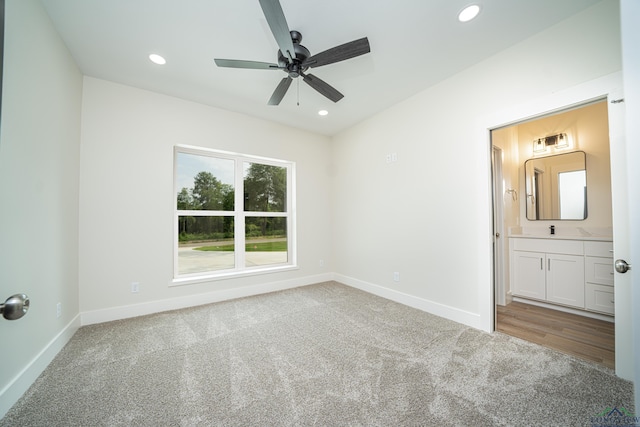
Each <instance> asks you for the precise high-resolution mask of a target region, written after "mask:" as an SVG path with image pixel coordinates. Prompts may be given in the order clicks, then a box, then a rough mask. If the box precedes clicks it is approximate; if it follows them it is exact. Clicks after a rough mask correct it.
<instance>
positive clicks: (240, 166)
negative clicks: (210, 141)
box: [170, 145, 298, 286]
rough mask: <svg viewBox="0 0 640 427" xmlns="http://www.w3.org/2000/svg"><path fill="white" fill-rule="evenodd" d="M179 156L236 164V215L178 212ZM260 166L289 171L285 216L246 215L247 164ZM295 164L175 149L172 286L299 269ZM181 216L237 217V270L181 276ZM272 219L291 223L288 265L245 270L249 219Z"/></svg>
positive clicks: (188, 147) (181, 147)
mask: <svg viewBox="0 0 640 427" xmlns="http://www.w3.org/2000/svg"><path fill="white" fill-rule="evenodd" d="M178 153H185V154H193V155H198V156H208V157H216V158H220V159H229V160H233V161H235V169H234V174H235V175H234V178H235V182H234V197H235V199H234V210H233V211H202V210H194V211H192V210H189V211H184V210H180V211H179V210H178V203H177V198H176V195H177V194H178V191H180V189H179V188H178V180H177V177H178V162H177V159H178ZM245 162H251V163H260V164H265V165H272V166H279V167H284V168H286V170H287V208H286V211H285V212H253V211H250V212H245V211H244V163H245ZM295 177H296V173H295V163H294V162H291V161H286V160H279V159H272V158H267V157H260V156H253V155H247V154H240V153H233V152H229V151H222V150H215V149H210V148H203V147H195V146H191V145H176V146H174V154H173V197H172V199H173V201H172V203H173V222H174V227H173V280H172V281H171V283H170V285H171V286H179V285H186V284H192V283H201V282H206V281H211V280H221V279H228V278H233V277H242V276H250V275H256V274H266V273H276V272H281V271H286V270H294V269H297V268H298V266H297V255H296V253H297V250H296V220H295V218H296V203H295V199H296V197H295V195H296V184H295ZM181 215H189V216H233V217H234V218H235V220H234V245H235V250H234V254H235V267H234V268H232V269H225V270H212V271H207V272H198V273H190V274H179V273H178V271H179V270H178V247H179V238H178V232H179V221H178V218H179V216H181ZM260 216H272V217H283V218H286V222H287V262H285V263H280V264H270V265H261V266H254V267H246V266H245V218H247V217H260Z"/></svg>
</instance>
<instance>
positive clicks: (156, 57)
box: [149, 53, 167, 65]
mask: <svg viewBox="0 0 640 427" xmlns="http://www.w3.org/2000/svg"><path fill="white" fill-rule="evenodd" d="M149 60H150V61H151V62H153V63H154V64H158V65H164V64H166V63H167V60H166V59H164V58H163V57H162V56H160V55H158V54H156V53H152V54H151V55H149Z"/></svg>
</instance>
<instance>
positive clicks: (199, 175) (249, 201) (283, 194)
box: [174, 146, 295, 284]
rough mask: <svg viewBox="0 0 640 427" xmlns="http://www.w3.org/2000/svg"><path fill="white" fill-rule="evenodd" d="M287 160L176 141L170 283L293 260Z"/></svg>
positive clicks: (291, 166) (268, 268) (266, 269)
mask: <svg viewBox="0 0 640 427" xmlns="http://www.w3.org/2000/svg"><path fill="white" fill-rule="evenodd" d="M294 171H295V165H294V163H292V162H286V161H282V160H275V159H267V158H260V157H255V156H247V155H241V154H235V153H228V152H223V151H217V150H208V149H202V148H196V147H187V146H177V147H176V148H175V153H174V188H175V193H174V194H175V230H174V234H175V249H174V252H175V254H174V284H182V283H188V282H193V281H198V280H202V279H207V280H208V279H212V278H217V277H219V278H223V277H229V276H234V275H242V274H255V273H262V272H271V271H279V270H282V269H287V268H292V267H295V243H294V242H295V239H294V234H295V233H294V230H295V227H294V219H295V218H294V212H295V209H294V197H293V192H294V183H293V179H294Z"/></svg>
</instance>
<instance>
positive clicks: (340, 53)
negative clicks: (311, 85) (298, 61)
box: [302, 37, 371, 67]
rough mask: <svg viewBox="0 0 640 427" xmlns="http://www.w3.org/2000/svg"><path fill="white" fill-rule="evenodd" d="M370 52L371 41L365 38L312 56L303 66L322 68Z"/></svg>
mask: <svg viewBox="0 0 640 427" xmlns="http://www.w3.org/2000/svg"><path fill="white" fill-rule="evenodd" d="M369 52H371V47H370V46H369V39H368V38H366V37H363V38H361V39H358V40H354V41H352V42H349V43H345V44H341V45H340V46H336V47H332V48H331V49H327V50H325V51H324V52H320V53H318V54H316V55H313V56H310V57H309V58H307V59H306V60H305V61H304V62H303V63H302V66H303V67H320V66H322V65H327V64H333V63H334V62H340V61H344V60H345V59H350V58H355V57H356V56H360V55H364V54H365V53H369Z"/></svg>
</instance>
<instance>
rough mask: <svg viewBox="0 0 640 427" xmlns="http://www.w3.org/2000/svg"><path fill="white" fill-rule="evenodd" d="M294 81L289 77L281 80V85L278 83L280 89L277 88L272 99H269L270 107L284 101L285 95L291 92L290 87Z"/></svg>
mask: <svg viewBox="0 0 640 427" xmlns="http://www.w3.org/2000/svg"><path fill="white" fill-rule="evenodd" d="M292 81H293V79H292V78H291V77H289V76H287V77H285V78H284V79H282V80H280V83H278V87H276V90H274V91H273V95H271V98H269V102H268V104H269V105H278V104H280V101H282V98H284V95H285V94H286V93H287V90H289V86H291V82H292Z"/></svg>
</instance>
